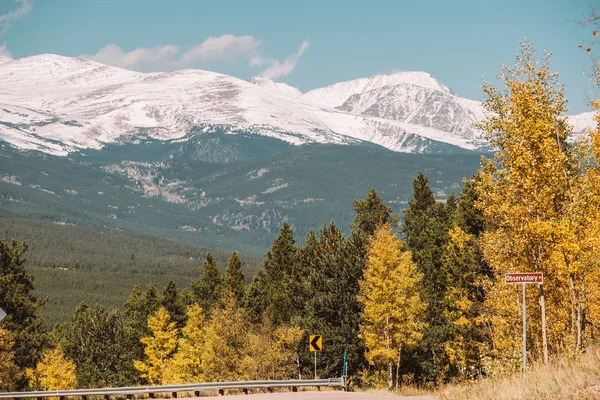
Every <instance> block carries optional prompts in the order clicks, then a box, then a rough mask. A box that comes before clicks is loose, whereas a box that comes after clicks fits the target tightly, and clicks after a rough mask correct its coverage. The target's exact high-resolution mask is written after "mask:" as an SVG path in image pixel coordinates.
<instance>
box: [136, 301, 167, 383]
mask: <svg viewBox="0 0 600 400" xmlns="http://www.w3.org/2000/svg"><path fill="white" fill-rule="evenodd" d="M148 328H149V329H150V331H151V332H152V336H146V337H143V338H142V339H141V342H142V344H143V345H144V354H145V355H146V360H145V361H139V360H136V361H135V362H134V367H135V368H136V369H137V370H138V371H140V372H141V377H142V378H143V379H147V380H148V382H150V384H152V385H160V384H162V383H164V382H165V378H168V377H169V376H170V373H171V371H172V370H171V369H170V367H169V363H170V362H171V358H172V355H173V353H174V352H175V348H176V347H177V335H178V332H177V328H176V327H175V322H171V317H170V315H169V312H168V311H167V310H166V308H164V307H161V308H159V309H158V310H157V311H156V312H155V313H154V315H151V316H150V317H149V318H148Z"/></svg>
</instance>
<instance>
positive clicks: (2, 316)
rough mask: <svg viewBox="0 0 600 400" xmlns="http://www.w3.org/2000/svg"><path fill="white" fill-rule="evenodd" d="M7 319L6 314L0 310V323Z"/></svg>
mask: <svg viewBox="0 0 600 400" xmlns="http://www.w3.org/2000/svg"><path fill="white" fill-rule="evenodd" d="M5 317H6V312H5V311H4V310H3V309H1V308H0V321H2V320H3V319H4V318H5Z"/></svg>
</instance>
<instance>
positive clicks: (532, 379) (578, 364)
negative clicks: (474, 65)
mask: <svg viewBox="0 0 600 400" xmlns="http://www.w3.org/2000/svg"><path fill="white" fill-rule="evenodd" d="M437 396H438V397H440V398H442V399H445V400H516V399H534V400H542V399H543V400H559V399H580V400H588V399H600V347H596V348H591V349H589V350H588V351H587V352H586V353H585V354H583V355H582V356H581V357H580V358H578V359H577V360H558V361H554V362H553V363H552V364H551V365H549V366H545V365H540V364H538V365H534V366H532V367H531V368H530V370H529V371H528V372H527V373H526V374H525V375H524V376H523V375H522V374H516V375H511V376H506V377H501V378H496V379H483V380H480V381H477V382H475V383H472V384H462V385H451V386H446V387H445V388H443V389H441V390H440V391H439V392H438V393H437Z"/></svg>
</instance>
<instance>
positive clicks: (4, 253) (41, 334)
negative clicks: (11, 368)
mask: <svg viewBox="0 0 600 400" xmlns="http://www.w3.org/2000/svg"><path fill="white" fill-rule="evenodd" d="M27 250H28V246H27V243H22V244H19V243H18V242H17V241H16V240H15V241H13V242H12V243H11V244H9V243H7V242H6V241H4V240H0V299H1V300H0V301H1V304H0V307H2V309H3V310H4V311H5V312H6V314H7V316H6V318H5V319H4V320H3V321H2V326H3V327H4V328H6V329H8V330H9V331H10V332H11V333H12V336H13V339H14V348H13V351H14V352H15V361H16V363H17V365H18V367H19V368H20V369H22V370H23V369H25V368H33V367H35V364H36V363H37V362H38V361H39V359H40V355H41V353H42V352H43V349H44V348H45V347H46V346H47V344H48V342H47V337H46V334H45V328H44V325H43V321H42V320H41V318H40V317H39V312H40V310H41V309H42V307H43V306H44V303H45V300H41V299H38V298H37V297H36V296H35V295H34V293H33V291H34V285H33V276H31V275H30V274H28V273H27V269H26V267H25V262H26V259H25V253H26V252H27ZM25 385H26V381H25V380H22V379H21V380H19V382H17V388H19V389H23V388H25Z"/></svg>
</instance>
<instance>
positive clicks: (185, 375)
mask: <svg viewBox="0 0 600 400" xmlns="http://www.w3.org/2000/svg"><path fill="white" fill-rule="evenodd" d="M181 334H182V337H181V338H180V339H179V342H178V348H177V353H175V355H174V356H173V360H172V362H171V363H169V374H168V375H169V382H166V383H195V382H202V381H203V376H202V347H203V346H204V314H203V313H202V308H201V307H200V306H199V305H198V304H194V305H192V306H189V307H188V308H187V322H186V324H185V327H183V329H182V330H181Z"/></svg>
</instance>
